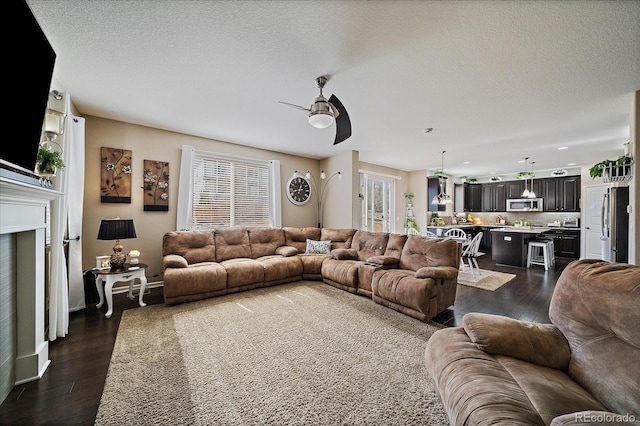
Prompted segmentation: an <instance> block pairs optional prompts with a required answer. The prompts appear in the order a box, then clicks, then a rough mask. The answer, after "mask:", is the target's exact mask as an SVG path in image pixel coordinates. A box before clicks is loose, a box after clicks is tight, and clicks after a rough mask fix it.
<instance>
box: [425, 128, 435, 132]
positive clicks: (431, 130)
mask: <svg viewBox="0 0 640 426" xmlns="http://www.w3.org/2000/svg"><path fill="white" fill-rule="evenodd" d="M424 132H425V133H431V132H433V127H427V128H426V129H424Z"/></svg>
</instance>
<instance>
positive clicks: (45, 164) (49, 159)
mask: <svg viewBox="0 0 640 426" xmlns="http://www.w3.org/2000/svg"><path fill="white" fill-rule="evenodd" d="M36 165H37V168H38V172H40V173H48V174H55V172H56V169H60V170H62V169H64V161H62V157H61V156H60V153H59V152H57V151H49V150H48V149H46V148H43V147H40V148H38V154H37V155H36Z"/></svg>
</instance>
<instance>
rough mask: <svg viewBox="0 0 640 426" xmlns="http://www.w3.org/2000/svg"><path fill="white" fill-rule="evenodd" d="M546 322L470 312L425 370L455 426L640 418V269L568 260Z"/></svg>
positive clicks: (434, 342) (439, 336)
mask: <svg viewBox="0 0 640 426" xmlns="http://www.w3.org/2000/svg"><path fill="white" fill-rule="evenodd" d="M549 318H550V319H551V324H536V323H529V322H524V321H518V320H515V319H510V318H506V317H501V316H496V315H490V314H481V313H469V314H466V315H465V316H464V317H463V326H462V327H454V328H448V329H442V330H438V331H437V332H436V333H434V334H433V336H432V337H431V338H430V339H429V341H428V342H427V345H426V350H425V365H426V369H427V371H428V372H429V374H430V375H431V377H432V378H433V380H434V382H435V385H436V392H437V394H438V396H439V397H440V399H441V401H442V402H443V404H444V407H445V410H446V412H447V415H448V416H449V420H450V421H451V424H452V425H484V424H510V425H527V426H530V425H554V426H560V425H570V424H590V425H594V424H627V423H630V422H633V424H640V422H639V421H640V368H639V367H640V267H639V266H633V265H628V264H622V263H610V262H604V261H600V260H593V259H587V260H579V261H574V262H572V263H570V264H569V265H568V266H567V267H566V269H565V270H564V271H563V272H562V274H561V276H560V278H559V279H558V282H557V284H556V287H555V290H554V293H553V296H552V299H551V304H550V309H549Z"/></svg>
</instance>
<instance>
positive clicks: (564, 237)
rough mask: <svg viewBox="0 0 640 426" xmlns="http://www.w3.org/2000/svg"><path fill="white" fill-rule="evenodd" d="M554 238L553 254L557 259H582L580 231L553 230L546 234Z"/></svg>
mask: <svg viewBox="0 0 640 426" xmlns="http://www.w3.org/2000/svg"><path fill="white" fill-rule="evenodd" d="M545 235H546V236H547V237H548V238H553V253H554V255H555V256H556V257H568V258H570V259H579V258H580V231H579V230H578V229H552V230H550V231H547V232H545Z"/></svg>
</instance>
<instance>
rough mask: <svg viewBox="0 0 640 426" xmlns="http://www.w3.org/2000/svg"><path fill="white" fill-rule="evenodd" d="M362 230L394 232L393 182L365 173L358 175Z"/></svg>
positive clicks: (386, 178)
mask: <svg viewBox="0 0 640 426" xmlns="http://www.w3.org/2000/svg"><path fill="white" fill-rule="evenodd" d="M360 191H361V192H360V195H361V200H362V229H363V230H364V231H370V232H394V228H395V227H394V221H393V220H391V219H392V218H393V217H394V214H395V213H394V203H393V200H394V199H395V180H394V179H392V178H388V177H384V176H376V175H371V174H367V173H361V174H360Z"/></svg>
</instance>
